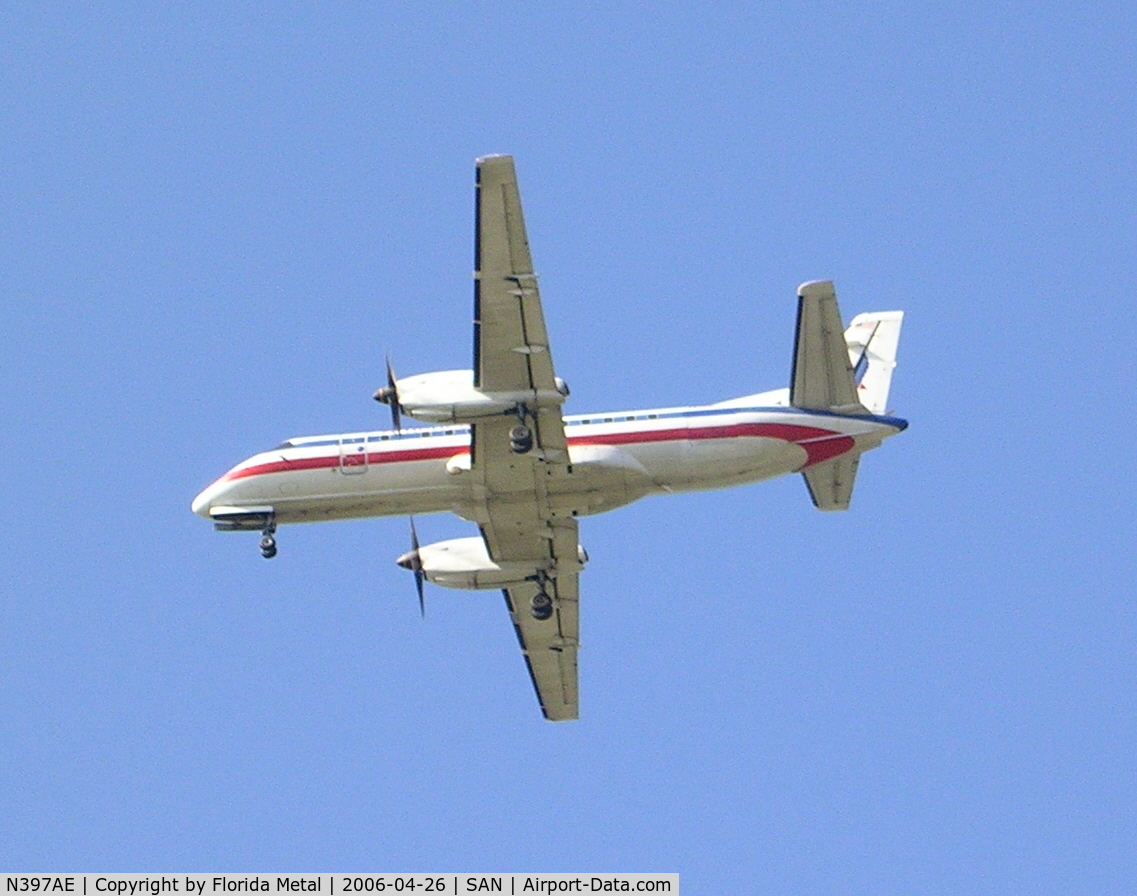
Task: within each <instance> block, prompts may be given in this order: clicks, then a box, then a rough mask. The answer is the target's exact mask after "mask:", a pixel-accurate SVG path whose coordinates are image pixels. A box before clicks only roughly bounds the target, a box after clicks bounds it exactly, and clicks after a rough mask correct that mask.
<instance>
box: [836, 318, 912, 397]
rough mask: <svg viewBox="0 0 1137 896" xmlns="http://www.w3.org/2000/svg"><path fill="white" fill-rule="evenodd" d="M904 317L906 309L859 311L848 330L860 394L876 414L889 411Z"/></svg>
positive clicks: (854, 374) (851, 364) (854, 373)
mask: <svg viewBox="0 0 1137 896" xmlns="http://www.w3.org/2000/svg"><path fill="white" fill-rule="evenodd" d="M903 321H904V312H903V311H872V312H869V313H868V314H858V315H857V316H856V317H854V318H853V322H852V323H851V324H849V329H847V330H846V331H845V343H846V344H847V345H848V347H849V365H850V366H851V367H852V368H853V378H854V380H855V381H856V383H857V397H858V398H859V399H860V401H861V404H863V405H864V406H865V407H866V408H868V409H869V411H870V412H871V413H873V414H885V413H887V412H888V390H889V387H890V386H891V385H892V371H893V370H894V369H895V368H896V349H897V346H898V345H899V344H900V325H901V323H903Z"/></svg>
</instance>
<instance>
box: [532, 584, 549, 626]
mask: <svg viewBox="0 0 1137 896" xmlns="http://www.w3.org/2000/svg"><path fill="white" fill-rule="evenodd" d="M529 611H530V612H531V613H532V614H533V618H534V619H536V620H537V621H538V622H544V621H545V620H546V619H548V618H549V617H550V616H552V615H553V599H552V598H551V597H549V595H548V594H546V593H545V592H544V591H538V592H537V593H536V594H534V595H533V600H531V601H530V602H529Z"/></svg>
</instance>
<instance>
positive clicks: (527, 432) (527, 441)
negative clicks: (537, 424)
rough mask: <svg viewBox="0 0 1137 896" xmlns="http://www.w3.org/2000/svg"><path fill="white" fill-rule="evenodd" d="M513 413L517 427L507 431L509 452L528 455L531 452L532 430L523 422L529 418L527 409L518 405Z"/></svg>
mask: <svg viewBox="0 0 1137 896" xmlns="http://www.w3.org/2000/svg"><path fill="white" fill-rule="evenodd" d="M513 413H515V414H516V415H517V425H516V426H515V427H513V429H511V430H510V431H509V450H510V451H512V452H513V453H514V454H528V453H529V452H530V451H532V450H533V430H532V429H530V428H529V425H528V424H527V423H526V422H525V418H526V417H529V416H531V415H530V413H529V408H527V407H526V406H525V405H523V404H519V405H518V406H517V407H516V408H514V409H513Z"/></svg>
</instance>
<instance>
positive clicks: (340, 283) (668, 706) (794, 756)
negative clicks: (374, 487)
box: [0, 2, 1137, 894]
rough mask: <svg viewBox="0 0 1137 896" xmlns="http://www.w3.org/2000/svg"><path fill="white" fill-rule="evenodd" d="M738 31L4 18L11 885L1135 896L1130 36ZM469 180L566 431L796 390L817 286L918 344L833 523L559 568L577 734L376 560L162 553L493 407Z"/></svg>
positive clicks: (628, 545)
mask: <svg viewBox="0 0 1137 896" xmlns="http://www.w3.org/2000/svg"><path fill="white" fill-rule="evenodd" d="M765 6H766V5H760V4H752V5H750V4H733V3H725V4H717V5H714V6H713V7H711V8H702V9H699V8H696V7H695V6H693V5H683V4H669V3H665V4H634V3H623V4H614V5H611V4H576V3H570V4H560V5H556V6H553V5H544V4H542V5H538V4H510V3H498V2H487V3H478V4H467V3H455V4H437V5H435V6H433V7H428V6H425V5H412V4H373V5H364V4H344V3H339V4H324V5H320V6H319V7H317V6H316V5H309V4H294V3H288V4H274V5H272V7H271V8H269V7H266V6H264V5H261V4H246V3H225V4H199V5H197V6H196V7H195V8H186V9H171V8H167V7H156V6H153V5H151V4H137V5H131V4H122V3H110V4H102V5H100V6H99V7H98V8H96V7H94V6H91V5H88V4H58V3H57V4H32V3H20V4H9V5H8V6H7V7H6V8H5V9H4V11H3V12H0V95H2V96H3V101H2V102H0V133H2V134H3V135H4V136H3V138H2V139H0V228H2V232H0V272H2V274H0V276H2V282H3V287H4V289H3V292H4V295H3V300H2V301H0V333H2V340H3V342H2V344H3V348H2V351H0V409H2V412H0V420H2V421H3V425H4V438H3V449H2V453H0V487H2V489H3V494H4V496H5V499H6V500H5V508H6V509H5V512H4V514H3V517H2V520H3V522H2V528H0V533H2V537H0V562H2V564H3V569H4V571H5V575H4V576H3V580H4V584H3V586H2V592H3V600H2V601H0V628H2V631H3V644H4V650H3V651H2V652H0V745H2V749H0V754H2V755H3V761H2V762H0V866H3V867H5V868H8V869H16V868H21V869H31V870H40V869H43V870H72V871H75V870H90V869H106V870H121V871H142V870H175V869H182V870H234V871H237V870H337V869H343V870H380V871H400V870H422V871H450V870H456V871H461V870H488V871H495V870H496V871H524V870H547V871H615V870H630V871H649V870H665V871H678V872H679V873H680V874H681V875H682V883H683V890H684V892H685V893H715V894H717V893H726V892H769V893H826V894H834V893H869V892H871V893H905V894H911V893H961V892H966V893H995V892H998V893H1007V892H1030V893H1044V892H1054V893H1067V892H1094V893H1114V892H1117V893H1120V892H1129V891H1130V890H1129V888H1130V887H1131V886H1132V880H1133V876H1134V873H1135V866H1137V861H1135V859H1137V856H1135V843H1137V809H1135V807H1137V778H1135V760H1134V756H1135V755H1137V716H1135V711H1137V701H1135V699H1134V685H1135V675H1137V662H1135V655H1134V642H1135V639H1137V619H1135V614H1134V608H1133V582H1134V580H1135V573H1137V569H1135V564H1134V559H1133V557H1134V551H1133V536H1134V527H1133V524H1132V513H1133V506H1134V498H1135V495H1134V491H1135V489H1134V484H1133V477H1132V463H1133V453H1132V445H1133V442H1134V437H1135V435H1137V427H1135V424H1134V414H1133V400H1132V389H1133V386H1134V383H1135V382H1137V375H1135V374H1137V370H1135V363H1134V346H1135V345H1137V328H1135V327H1134V323H1133V320H1134V317H1133V313H1132V310H1131V305H1132V298H1131V296H1132V292H1133V286H1132V276H1131V269H1132V259H1133V252H1134V233H1135V225H1137V220H1135V208H1137V202H1135V200H1137V195H1135V187H1134V162H1133V159H1134V157H1135V150H1137V131H1135V129H1134V125H1133V122H1134V114H1135V112H1137V108H1135V107H1137V100H1135V96H1137V94H1135V92H1134V90H1133V84H1134V83H1135V76H1137V63H1135V59H1137V46H1135V44H1137V40H1135V38H1134V34H1135V33H1137V31H1135V28H1137V14H1135V13H1134V11H1133V10H1131V9H1127V8H1124V7H1123V5H1122V4H1089V5H1081V6H1077V7H1075V6H1073V5H1070V4H1045V3H1043V4H1015V3H1001V4H995V5H992V4H977V3H975V4H973V3H953V4H946V5H945V4H927V5H923V6H913V5H911V4H900V3H896V4H887V3H878V4H869V5H867V6H864V5H862V6H854V5H842V4H827V3H797V2H795V3H784V4H777V5H776V6H777V8H776V9H774V8H769V9H767V8H765ZM491 152H508V153H512V154H513V155H514V156H515V157H516V159H517V166H518V173H519V177H520V181H521V187H522V194H523V198H524V202H525V209H526V215H527V220H528V225H529V233H530V240H531V245H532V249H533V255H534V259H535V264H536V267H537V269H538V271H539V272H540V274H541V276H542V295H543V299H544V303H545V311H546V317H547V320H548V324H549V328H550V333H551V336H552V339H553V345H554V354H555V358H556V363H557V369H558V372H559V373H561V375H563V376H564V377H565V378H566V379H567V380H568V381H569V382H570V384H571V385H572V388H573V393H572V398H571V400H570V403H569V405H568V406H567V408H566V410H567V411H568V412H570V413H571V412H583V411H592V410H603V409H608V408H628V407H651V406H661V405H670V404H686V403H700V402H708V401H714V400H718V399H722V398H726V397H730V396H733V395H739V394H745V393H748V392H754V391H758V390H761V389H767V388H775V387H779V386H782V385H785V384H786V382H787V378H788V374H789V364H790V351H791V345H790V341H791V335H792V327H793V319H794V288H795V287H796V285H797V284H798V283H800V282H801V281H803V280H808V279H816V278H831V279H833V280H835V281H836V283H837V288H838V295H839V298H840V301H841V304H842V307H843V310H844V312H845V314H846V316H849V317H851V316H852V315H853V314H854V313H856V312H857V311H860V310H871V309H882V308H893V307H899V308H903V309H904V310H905V311H906V312H907V315H908V316H907V318H906V322H905V332H904V336H903V339H902V342H901V350H900V366H899V368H898V372H897V375H896V378H895V380H894V387H893V393H892V400H893V404H894V405H895V410H896V412H897V413H898V414H900V415H902V416H905V417H907V418H909V419H910V420H911V423H912V425H911V427H910V429H909V430H908V431H907V432H906V433H904V434H903V435H902V436H901V437H899V438H897V439H894V440H892V441H890V442H889V443H888V444H887V445H886V446H884V447H883V448H882V449H881V450H880V451H878V452H874V453H873V454H872V455H869V456H868V457H866V459H865V460H864V462H863V463H862V465H861V470H860V475H859V478H858V483H857V490H856V494H855V496H854V502H853V508H852V509H851V510H850V512H849V513H847V514H835V515H823V514H819V513H817V512H816V511H815V510H813V508H812V506H811V505H810V503H809V500H808V497H807V494H806V490H805V487H804V485H803V484H802V483H801V481H800V478H799V477H791V478H787V479H785V480H779V481H776V482H773V483H766V484H763V485H757V486H752V487H748V488H743V489H738V490H734V491H727V492H717V493H706V494H698V495H686V496H675V497H670V498H667V499H649V500H646V501H643V502H641V503H639V504H637V505H633V506H631V507H629V508H625V509H623V510H620V511H617V512H615V513H612V514H609V515H607V516H602V517H597V518H591V519H589V520H587V521H585V522H584V524H583V525H582V527H581V529H582V541H583V543H584V544H585V546H586V547H587V548H588V550H589V553H590V554H591V557H592V562H591V563H590V566H589V569H588V571H587V573H586V574H585V577H584V579H583V581H582V618H583V623H582V639H583V642H584V646H583V648H582V653H581V689H582V716H583V718H582V719H581V721H579V722H577V723H573V724H567V725H550V724H547V723H544V722H542V721H541V720H540V717H539V713H538V710H537V706H536V701H535V699H534V697H533V695H532V693H531V691H530V685H529V682H528V679H527V676H526V675H525V671H524V667H523V664H522V660H521V658H520V656H519V655H518V652H517V649H516V644H515V642H514V640H513V633H512V631H511V630H510V627H509V625H508V622H507V619H506V616H505V612H504V609H503V607H502V603H501V600H500V597H498V596H496V595H494V594H492V593H490V594H477V593H463V592H450V591H444V590H442V589H431V590H430V592H429V593H428V595H427V600H428V604H427V617H426V620H425V622H424V621H423V620H421V619H420V618H419V615H418V610H417V607H416V601H415V597H414V588H413V584H412V582H411V581H410V579H409V577H408V575H407V574H406V573H405V572H404V571H402V570H400V569H398V568H397V567H396V566H395V565H394V562H393V561H394V559H395V558H396V557H397V556H398V555H399V554H400V553H402V552H403V551H404V550H405V549H406V546H407V542H408V533H407V525H406V521H405V520H402V519H397V518H395V519H383V520H370V521H362V522H354V523H336V524H327V525H323V526H312V527H307V528H305V527H298V528H285V529H282V530H281V532H280V545H281V552H280V556H279V557H278V558H277V559H276V560H274V561H273V562H272V563H265V562H264V561H263V560H261V558H260V557H259V556H258V554H257V550H256V537H255V536H251V535H241V534H236V535H228V534H216V533H213V532H212V531H210V528H209V526H208V525H207V524H206V523H205V522H203V521H202V520H200V519H197V518H196V517H194V516H192V515H191V514H190V512H189V502H190V500H191V499H192V498H193V496H194V495H195V494H196V493H197V492H198V491H199V490H200V488H201V487H203V486H204V485H206V484H207V483H208V482H210V481H211V480H212V479H213V478H215V477H216V476H217V475H219V474H220V473H221V472H223V471H224V470H225V469H226V468H227V467H229V466H230V465H231V464H233V463H235V462H236V461H238V460H240V459H241V458H243V457H245V456H247V455H249V454H252V453H254V452H255V451H257V450H261V449H263V448H265V447H268V446H271V445H273V444H276V443H277V442H278V441H280V440H281V439H283V438H285V437H289V436H296V435H305V434H315V433H327V432H337V431H344V430H358V429H363V428H380V427H382V426H384V425H385V421H386V417H385V416H384V414H385V411H386V409H384V408H379V407H377V406H376V405H375V404H374V402H372V401H371V400H370V397H369V396H370V393H371V391H372V390H373V389H374V388H375V387H376V386H378V385H380V383H381V381H382V377H383V358H384V355H385V353H387V352H390V353H391V354H392V356H393V358H394V360H395V362H396V365H397V367H398V369H399V371H400V372H402V373H414V372H424V371H428V370H435V369H448V368H453V367H463V366H467V365H468V364H469V356H470V339H471V335H470V324H469V321H470V308H471V299H472V288H471V284H470V276H469V274H470V269H471V263H472V227H473V220H472V219H473V214H472V208H473V186H472V181H473V161H474V158H475V157H476V156H479V155H483V154H486V153H491ZM418 524H419V533H420V535H421V536H422V537H423V538H424V540H434V539H437V538H446V537H454V536H457V535H462V534H469V530H468V524H464V523H462V522H461V521H459V520H457V519H453V518H447V517H429V518H422V519H420V520H419V521H418Z"/></svg>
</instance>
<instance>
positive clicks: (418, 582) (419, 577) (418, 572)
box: [410, 516, 426, 619]
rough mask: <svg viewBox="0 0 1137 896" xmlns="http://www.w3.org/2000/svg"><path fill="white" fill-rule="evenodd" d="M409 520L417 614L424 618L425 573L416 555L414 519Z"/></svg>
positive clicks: (416, 539) (416, 544)
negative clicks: (415, 561) (413, 558)
mask: <svg viewBox="0 0 1137 896" xmlns="http://www.w3.org/2000/svg"><path fill="white" fill-rule="evenodd" d="M410 520H411V550H413V551H414V552H415V559H416V560H417V561H418V562H417V563H415V590H416V591H417V592H418V612H419V615H420V616H421V617H422V618H423V619H425V618H426V599H425V598H424V597H423V593H422V592H423V582H425V581H426V573H424V572H423V571H422V560H420V559H419V553H418V547H419V545H418V533H417V532H416V531H415V518H414V517H413V516H412V517H411V518H410Z"/></svg>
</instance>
